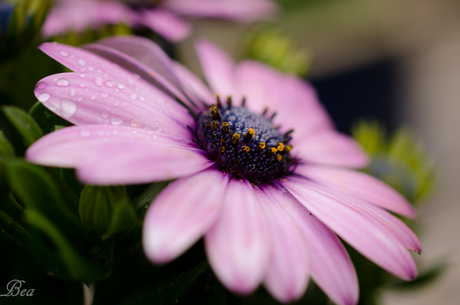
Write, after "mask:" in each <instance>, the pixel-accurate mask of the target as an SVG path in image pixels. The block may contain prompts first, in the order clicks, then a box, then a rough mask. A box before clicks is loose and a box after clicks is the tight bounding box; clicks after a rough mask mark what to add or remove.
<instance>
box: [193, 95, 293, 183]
mask: <svg viewBox="0 0 460 305" xmlns="http://www.w3.org/2000/svg"><path fill="white" fill-rule="evenodd" d="M266 113H267V110H265V111H264V112H263V113H262V114H256V113H254V112H251V111H250V110H249V109H248V108H246V107H245V100H243V105H242V106H241V107H234V106H232V100H231V97H229V98H228V99H227V105H223V104H222V103H221V101H220V99H219V97H217V103H216V105H212V106H211V107H210V108H209V110H206V111H203V112H202V113H201V114H200V115H199V116H198V118H197V122H196V123H197V124H196V130H195V136H196V138H197V139H196V142H197V143H198V145H200V146H201V148H202V149H203V150H205V151H207V152H208V158H209V159H210V160H211V161H214V162H216V165H217V166H218V167H219V169H220V170H222V171H224V172H227V173H229V174H230V175H231V176H232V178H235V179H241V178H246V179H248V180H249V181H250V182H252V183H256V184H257V183H266V182H270V181H271V180H273V179H276V178H281V177H283V176H286V175H288V174H290V173H291V172H292V168H293V167H294V165H295V164H296V163H297V162H296V159H295V158H292V157H291V155H290V153H289V152H290V150H291V148H292V146H291V145H289V141H290V140H291V136H290V134H291V132H292V130H291V131H289V132H287V133H285V134H283V133H281V132H280V131H279V128H278V127H276V126H274V125H273V123H272V119H273V117H274V116H275V114H273V115H272V116H271V117H266V116H265V115H266Z"/></svg>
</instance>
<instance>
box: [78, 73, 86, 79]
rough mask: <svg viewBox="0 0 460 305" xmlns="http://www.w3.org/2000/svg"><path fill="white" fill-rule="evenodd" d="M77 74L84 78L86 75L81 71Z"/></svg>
mask: <svg viewBox="0 0 460 305" xmlns="http://www.w3.org/2000/svg"><path fill="white" fill-rule="evenodd" d="M78 76H80V78H85V77H86V75H85V74H83V73H80V74H78Z"/></svg>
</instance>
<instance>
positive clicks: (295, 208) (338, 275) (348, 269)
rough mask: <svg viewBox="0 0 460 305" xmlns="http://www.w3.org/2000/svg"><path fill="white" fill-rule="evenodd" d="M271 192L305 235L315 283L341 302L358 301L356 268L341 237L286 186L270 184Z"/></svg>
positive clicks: (332, 298) (268, 188) (345, 304)
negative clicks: (299, 200)
mask: <svg viewBox="0 0 460 305" xmlns="http://www.w3.org/2000/svg"><path fill="white" fill-rule="evenodd" d="M265 189H266V190H267V191H268V193H269V195H270V196H271V197H272V198H273V201H274V202H277V203H278V204H279V206H280V207H281V208H282V209H284V211H285V212H286V213H288V214H289V216H290V217H291V218H292V220H293V221H294V222H295V223H296V225H297V227H298V228H299V230H300V231H301V232H302V235H303V237H304V238H305V241H306V244H307V247H308V252H309V259H310V266H311V273H312V277H313V279H314V281H315V283H316V284H317V285H318V286H319V287H320V288H321V289H322V290H323V291H324V292H325V293H326V294H327V295H328V296H329V298H330V299H331V300H332V301H333V302H334V303H336V304H339V305H353V304H356V303H357V302H358V298H359V286H358V278H357V276H356V271H355V268H354V267H353V263H352V262H351V259H350V256H349V255H348V253H347V250H346V249H345V247H344V246H343V244H342V242H341V241H340V240H339V238H338V237H337V236H336V235H335V234H334V233H333V232H332V231H331V230H329V229H328V228H327V227H326V226H325V225H324V224H323V223H322V222H321V221H319V220H318V218H316V217H315V216H314V215H312V214H311V213H310V212H309V211H308V210H307V209H306V208H305V207H304V206H303V205H302V204H301V203H300V202H298V201H297V200H296V199H295V198H294V197H293V196H292V195H291V194H290V193H289V192H288V191H287V190H286V189H284V188H280V187H276V188H275V187H271V186H267V187H266V188H265Z"/></svg>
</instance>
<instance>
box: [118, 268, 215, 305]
mask: <svg viewBox="0 0 460 305" xmlns="http://www.w3.org/2000/svg"><path fill="white" fill-rule="evenodd" d="M208 268H209V265H208V263H207V262H203V263H201V264H199V265H197V266H195V267H193V268H191V269H189V270H187V271H185V272H183V273H181V274H179V275H177V276H172V277H169V278H166V279H164V280H162V281H161V282H159V283H157V284H156V285H153V286H147V287H143V288H142V289H141V290H140V291H138V292H136V293H134V294H132V296H131V297H129V298H128V299H126V300H124V301H123V302H121V304H122V305H131V304H161V305H167V304H177V303H178V302H179V301H180V300H181V299H182V297H183V296H184V295H185V293H186V292H187V291H188V289H189V288H190V287H191V286H192V285H193V283H194V282H195V281H196V280H197V279H198V278H199V277H200V276H201V275H202V274H203V272H205V271H206V270H207V269H208Z"/></svg>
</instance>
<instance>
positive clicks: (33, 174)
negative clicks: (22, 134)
mask: <svg viewBox="0 0 460 305" xmlns="http://www.w3.org/2000/svg"><path fill="white" fill-rule="evenodd" d="M7 177H8V182H9V184H10V187H11V190H12V192H13V193H14V194H15V196H16V197H17V198H18V199H19V200H20V201H21V202H22V203H23V204H24V205H25V206H26V208H27V210H28V212H32V211H36V212H39V213H40V214H41V215H44V216H46V217H47V218H48V219H50V220H51V221H52V222H53V223H55V224H56V225H57V226H58V227H59V228H60V229H61V230H64V232H66V233H68V234H70V235H73V234H77V233H80V232H82V230H83V228H82V227H81V225H80V221H79V220H78V216H77V215H76V214H75V212H74V211H73V210H72V208H71V207H70V206H69V204H70V202H69V201H71V200H69V199H68V197H64V198H63V196H62V192H61V189H58V188H57V186H56V183H55V181H54V180H53V179H52V178H51V176H50V175H49V174H48V173H47V171H45V170H44V169H43V168H41V167H38V166H36V165H33V164H30V163H27V162H24V161H22V160H14V161H12V162H9V163H8V164H7Z"/></svg>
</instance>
